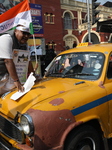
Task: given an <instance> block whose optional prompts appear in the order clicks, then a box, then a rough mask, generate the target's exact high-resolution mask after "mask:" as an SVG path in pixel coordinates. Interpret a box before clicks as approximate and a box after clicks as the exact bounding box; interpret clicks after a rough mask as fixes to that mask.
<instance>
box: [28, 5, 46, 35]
mask: <svg viewBox="0 0 112 150" xmlns="http://www.w3.org/2000/svg"><path fill="white" fill-rule="evenodd" d="M30 8H31V17H32V25H33V30H34V35H35V37H43V22H42V6H41V5H39V4H32V3H30Z"/></svg>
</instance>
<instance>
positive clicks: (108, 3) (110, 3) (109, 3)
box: [103, 1, 112, 7]
mask: <svg viewBox="0 0 112 150" xmlns="http://www.w3.org/2000/svg"><path fill="white" fill-rule="evenodd" d="M103 6H105V7H112V2H110V1H107V2H106V3H105V4H103Z"/></svg>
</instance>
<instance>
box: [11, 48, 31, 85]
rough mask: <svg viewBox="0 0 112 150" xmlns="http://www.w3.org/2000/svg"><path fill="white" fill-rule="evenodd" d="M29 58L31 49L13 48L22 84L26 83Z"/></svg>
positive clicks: (14, 59)
mask: <svg viewBox="0 0 112 150" xmlns="http://www.w3.org/2000/svg"><path fill="white" fill-rule="evenodd" d="M29 60H30V56H29V51H26V50H17V49H14V50H13V61H14V64H15V67H16V72H17V74H18V77H19V80H20V82H21V83H22V84H24V83H25V82H26V79H27V73H28V64H29Z"/></svg>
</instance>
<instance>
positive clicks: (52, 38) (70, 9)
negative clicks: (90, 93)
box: [29, 0, 112, 53]
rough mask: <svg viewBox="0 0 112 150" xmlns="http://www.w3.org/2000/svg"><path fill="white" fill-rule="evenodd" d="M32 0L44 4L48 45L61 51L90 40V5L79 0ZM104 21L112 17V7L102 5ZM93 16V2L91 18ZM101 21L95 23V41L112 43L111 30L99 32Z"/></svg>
mask: <svg viewBox="0 0 112 150" xmlns="http://www.w3.org/2000/svg"><path fill="white" fill-rule="evenodd" d="M29 2H30V3H34V4H40V5H41V6H42V18H43V29H44V33H43V38H44V39H45V45H46V46H47V47H48V48H54V49H55V51H56V53H59V52H61V51H63V50H65V49H66V48H73V44H74V43H76V45H77V44H79V43H84V42H88V23H87V4H86V3H83V2H78V1H75V0H56V1H52V0H47V1H42V0H30V1H29ZM98 9H99V10H101V11H100V13H99V17H100V21H104V20H108V19H111V18H112V13H111V12H112V8H109V7H105V6H102V5H100V6H99V7H98ZM91 18H92V13H91V4H90V20H91ZM96 26H97V24H94V25H93V26H92V25H91V21H90V28H91V29H90V32H91V34H90V35H91V42H92V43H93V44H97V43H104V42H111V41H112V37H111V33H99V32H97V31H96Z"/></svg>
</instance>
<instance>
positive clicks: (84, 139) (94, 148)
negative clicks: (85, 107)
mask: <svg viewBox="0 0 112 150" xmlns="http://www.w3.org/2000/svg"><path fill="white" fill-rule="evenodd" d="M100 141H101V140H100V137H99V134H98V132H97V131H96V130H95V129H94V128H93V127H92V126H89V125H86V126H82V127H80V128H78V129H77V130H76V131H75V132H74V133H73V134H72V135H71V136H70V137H69V139H68V140H67V141H66V143H65V148H64V150H101V148H100V145H101V143H100Z"/></svg>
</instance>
